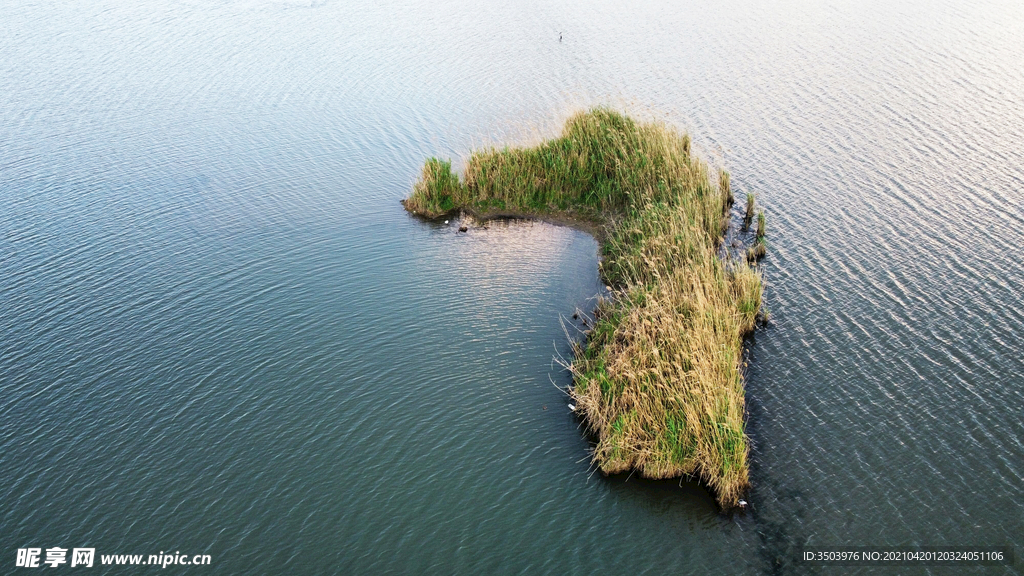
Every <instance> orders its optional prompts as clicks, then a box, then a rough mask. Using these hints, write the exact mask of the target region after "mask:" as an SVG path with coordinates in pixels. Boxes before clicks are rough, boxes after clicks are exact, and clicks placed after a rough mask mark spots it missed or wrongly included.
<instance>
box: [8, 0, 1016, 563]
mask: <svg viewBox="0 0 1024 576" xmlns="http://www.w3.org/2000/svg"><path fill="white" fill-rule="evenodd" d="M965 4H967V3H962V2H952V1H949V2H934V1H920V2H908V1H893V0H890V1H886V2H852V1H851V2H840V1H835V2H820V3H814V4H813V5H811V3H805V2H752V1H749V0H748V1H743V2H730V1H726V2H718V3H714V5H713V6H708V5H706V4H705V3H690V2H662V3H643V4H642V5H638V6H627V5H624V4H622V3H619V2H605V1H603V0H601V1H597V2H593V1H588V2H576V1H570V2H568V3H564V4H559V5H552V4H551V3H547V2H529V1H527V2H518V3H480V2H462V1H449V0H439V1H437V2H409V1H407V2H395V3H387V4H381V3H345V2H334V1H331V0H327V1H312V2H309V1H306V2H298V1H295V2H292V1H269V0H268V1H264V0H249V1H222V2H198V1H195V2H162V3H158V2H134V3H125V2H109V1H106V0H100V1H89V2H60V3H43V2H4V5H3V10H2V13H3V17H2V18H0V502H2V503H3V505H2V507H0V566H3V569H2V571H3V572H7V571H8V570H11V571H13V570H15V568H14V562H15V552H16V549H17V548H24V547H41V548H44V549H45V548H49V547H54V546H61V547H64V548H72V547H95V548H96V550H97V555H99V554H145V555H148V554H158V553H161V552H168V553H170V552H172V551H180V552H182V553H187V554H190V555H191V554H210V555H211V557H212V567H175V568H169V569H168V570H171V571H172V572H176V573H190V574H196V573H208V574H214V573H216V574H299V573H320V574H331V573H339V574H342V573H344V574H387V573H436V574H453V573H457V574H485V573H494V574H538V573H550V574H567V573H569V574H591V573H597V572H600V573H607V574H626V573H630V574H632V573H645V574H667V573H672V574H685V573H694V574H702V573H708V572H709V571H711V570H714V571H715V572H722V573H736V574H746V573H802V572H805V571H806V570H807V566H803V565H800V564H799V563H797V561H796V555H797V553H798V551H799V549H800V547H801V546H803V545H832V544H834V545H912V544H916V545H1005V544H1009V545H1015V546H1016V547H1017V554H1018V556H1019V555H1020V554H1021V553H1022V552H1024V549H1022V548H1021V545H1024V480H1022V477H1024V418H1022V416H1024V355H1022V350H1024V337H1022V334H1024V306H1022V304H1024V289H1022V286H1024V267H1022V254H1024V251H1022V246H1024V147H1022V143H1024V40H1022V39H1024V4H1021V3H1019V2H1012V1H1006V2H974V3H970V5H965ZM559 34H561V35H562V40H561V41H559ZM594 104H606V105H610V106H613V107H616V108H619V109H622V110H626V111H628V112H630V113H632V114H635V115H637V116H638V117H640V118H645V119H662V120H664V121H666V122H669V123H672V124H675V125H677V126H679V127H681V128H683V129H686V130H689V131H690V132H691V133H692V134H693V137H694V142H695V147H696V149H697V150H698V151H699V152H700V154H701V155H702V156H703V157H704V158H706V159H708V160H709V161H710V162H711V163H712V164H714V165H721V166H725V167H726V168H728V169H729V170H730V171H731V173H732V179H733V183H734V190H736V191H737V193H745V192H754V193H756V194H757V195H758V198H759V200H760V202H761V203H762V204H763V206H764V207H765V210H766V212H767V215H768V228H769V240H770V250H769V255H768V257H767V258H766V259H765V261H764V271H765V276H766V278H767V281H768V289H767V292H766V304H767V307H768V308H769V310H770V311H771V314H772V319H773V322H772V324H771V325H770V326H769V327H768V328H766V329H761V330H759V331H758V332H757V333H756V335H755V336H754V337H753V338H752V339H751V340H750V346H749V357H750V358H749V359H750V367H749V368H748V371H747V402H748V411H749V423H748V433H749V435H750V438H751V441H752V445H753V448H752V472H751V479H752V481H753V486H754V487H753V490H752V492H751V494H750V496H749V500H750V502H751V509H750V511H749V512H748V513H747V514H745V515H731V516H727V515H723V514H721V513H720V512H719V511H718V510H717V508H716V507H715V504H714V501H713V499H712V498H711V497H710V496H709V495H708V494H707V493H706V492H705V491H704V490H703V489H702V488H700V487H699V486H697V485H695V484H692V483H686V482H684V483H680V482H678V481H665V482H652V481H646V480H641V479H638V478H636V477H631V478H627V477H614V478H605V477H602V476H601V475H600V474H599V473H595V472H594V470H593V469H592V468H591V467H590V466H589V462H588V453H587V449H588V444H587V440H586V438H585V437H584V436H583V434H582V433H581V431H580V429H579V423H578V422H577V421H576V420H574V419H573V417H572V416H571V415H570V414H569V412H568V409H567V408H566V397H565V395H564V394H563V392H562V391H561V390H560V387H561V388H564V387H565V386H566V385H567V384H568V383H569V381H570V379H569V377H568V375H567V374H566V372H565V371H564V370H562V369H561V368H560V366H559V365H558V363H557V362H556V361H555V360H556V359H557V358H558V357H559V356H562V357H565V356H566V355H567V354H568V348H569V347H568V344H567V338H566V331H565V330H564V329H563V322H565V321H566V320H567V319H568V318H569V317H570V316H571V315H572V313H573V311H574V310H575V309H576V308H577V307H579V308H582V309H587V308H588V307H590V306H592V305H593V300H592V298H593V297H594V296H595V295H596V294H598V293H600V291H601V290H602V289H603V287H602V285H601V282H600V279H599V277H598V275H597V244H596V242H595V241H594V240H593V239H592V238H591V237H589V236H587V235H586V234H583V233H581V232H577V231H574V230H570V229H567V228H562V227H557V226H553V225H549V224H544V223H529V222H526V223H505V224H500V223H495V224H492V225H491V226H489V227H488V229H487V230H483V229H472V230H471V231H470V233H469V234H467V235H456V234H455V229H454V228H453V227H451V226H445V225H441V224H439V223H425V222H422V221H418V220H416V219H414V218H411V217H410V216H408V215H407V214H406V213H405V212H404V211H403V210H402V208H401V206H400V205H399V200H400V199H401V198H403V197H405V196H406V195H407V194H408V192H409V190H410V187H411V185H412V183H413V182H414V181H415V179H416V177H417V175H418V173H419V169H420V167H421V165H422V162H423V160H424V158H426V157H428V156H431V155H441V156H445V157H452V158H454V159H455V160H456V163H457V164H458V163H459V161H460V158H462V157H464V155H465V154H466V153H467V152H468V151H469V150H471V149H472V148H474V147H479V146H483V145H488V144H493V143H506V142H532V141H536V140H537V139H538V138H541V137H545V136H550V135H552V134H554V133H555V132H556V130H557V129H558V127H559V125H560V124H561V122H562V121H563V120H564V119H565V118H566V117H567V116H568V114H570V113H571V112H572V111H574V110H578V109H580V108H583V107H587V106H591V105H594ZM565 329H568V331H569V333H570V334H571V333H572V327H571V324H570V323H565ZM44 554H45V553H44ZM96 562H97V564H98V563H99V558H98V556H97V561H96ZM1017 562H1018V563H1017V565H1016V566H1013V567H1004V568H996V569H987V570H985V571H984V573H986V574H987V573H1003V572H1011V573H1012V572H1015V571H1017V572H1019V571H1020V570H1021V563H1020V562H1021V561H1020V560H1018V561H1017ZM63 568H65V569H70V567H69V566H64V567H63ZM94 570H97V569H96V568H94ZM138 570H144V569H143V568H135V569H129V568H123V569H121V570H120V571H118V570H116V569H115V570H112V571H113V572H115V573H128V572H136V571H138ZM150 570H152V568H150ZM933 570H934V571H936V572H937V573H949V572H948V571H942V569H937V568H936V569H933ZM924 571H926V569H922V572H924ZM102 572H103V569H98V570H97V573H102Z"/></svg>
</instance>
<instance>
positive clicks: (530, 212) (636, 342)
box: [405, 108, 762, 508]
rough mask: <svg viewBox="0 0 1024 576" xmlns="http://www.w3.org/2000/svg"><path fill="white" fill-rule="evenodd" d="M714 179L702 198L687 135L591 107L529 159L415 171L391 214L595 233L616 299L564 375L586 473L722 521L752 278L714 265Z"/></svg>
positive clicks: (730, 483)
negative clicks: (686, 493) (557, 224)
mask: <svg viewBox="0 0 1024 576" xmlns="http://www.w3.org/2000/svg"><path fill="white" fill-rule="evenodd" d="M718 176H719V177H718V186H717V189H716V187H715V186H713V185H712V183H711V180H710V178H709V174H708V168H707V166H706V165H705V164H704V163H703V162H701V161H700V160H698V159H696V158H693V157H692V156H691V153H690V139H689V137H688V136H686V135H681V134H679V133H678V132H676V131H675V130H673V129H671V128H669V127H667V126H665V125H663V124H653V123H652V124H642V123H638V122H635V121H634V120H632V119H630V118H628V117H626V116H623V115H621V114H618V113H616V112H613V111H611V110H607V109H601V108H598V109H594V110H590V111H587V112H582V113H579V114H576V115H574V116H572V117H571V118H569V120H568V121H567V122H566V124H565V127H564V128H563V130H562V133H561V135H560V136H559V137H557V138H554V139H552V140H549V141H546V142H544V143H542V144H540V145H538V146H534V147H529V148H513V147H506V148H502V149H487V150H482V151H477V152H474V153H473V154H472V155H471V156H470V158H469V160H468V161H467V163H466V169H465V174H464V176H463V178H461V179H459V178H458V176H457V175H455V174H454V173H452V172H451V165H450V163H448V162H443V161H441V160H438V159H433V158H432V159H430V160H428V161H427V163H426V165H425V166H424V169H423V173H422V175H421V178H420V181H419V182H417V184H416V186H415V187H414V189H413V193H412V195H411V196H410V197H409V198H408V199H407V200H406V202H405V206H406V208H407V209H409V210H411V211H416V212H417V213H420V214H422V215H424V216H427V217H439V216H441V215H442V214H445V213H447V212H450V211H452V210H455V209H463V210H466V211H467V212H470V213H475V214H477V215H481V216H483V217H486V216H487V215H488V214H495V213H500V214H503V215H507V214H509V213H514V214H518V215H525V216H541V217H546V216H558V215H566V214H570V215H572V216H573V217H574V218H578V219H583V220H586V221H588V222H591V223H593V224H595V225H599V226H601V231H600V234H599V238H600V239H601V240H602V252H603V256H604V261H603V263H602V267H601V268H602V274H603V276H604V278H605V280H606V282H607V283H609V284H611V285H614V286H616V288H617V293H618V294H619V296H618V297H617V298H616V299H614V300H604V301H602V302H601V303H600V304H599V305H598V308H597V310H596V311H595V314H594V322H593V326H592V328H591V329H590V330H589V333H588V338H587V340H586V342H585V343H582V344H577V345H576V349H575V351H574V352H575V355H574V360H573V362H572V364H571V365H570V367H569V368H570V370H571V371H572V373H573V379H574V383H573V388H572V390H571V395H572V397H573V399H574V402H575V403H576V405H577V406H578V408H577V410H578V411H580V412H581V414H582V416H583V418H584V420H585V422H586V424H587V427H588V428H589V429H590V430H591V431H592V432H593V433H594V435H595V437H596V446H595V448H594V455H593V456H594V463H595V464H596V465H597V466H598V467H599V468H600V469H601V470H602V471H603V472H605V473H608V474H612V473H618V472H624V471H627V470H635V471H638V472H639V473H640V474H641V475H643V476H645V477H649V478H671V477H678V476H682V475H695V476H699V477H700V478H702V479H703V481H704V482H705V483H706V484H707V485H708V486H709V487H710V488H711V489H712V490H713V491H714V492H715V494H716V495H717V498H718V501H719V503H720V504H721V505H722V506H723V507H727V508H729V507H734V506H736V504H737V502H738V500H739V498H740V496H741V495H742V494H743V493H744V491H745V490H746V489H747V487H748V485H749V478H748V468H747V457H748V450H749V448H748V441H747V437H746V435H745V428H744V396H743V379H742V373H741V370H740V358H741V353H742V338H743V336H744V335H745V334H747V333H749V332H750V331H751V330H753V329H754V325H755V321H756V318H757V315H758V311H759V310H760V307H761V293H762V281H761V276H760V274H759V273H758V272H757V271H756V270H755V269H754V268H752V267H751V266H749V265H747V264H746V263H745V262H738V263H735V262H731V261H730V262H724V261H723V260H722V259H721V258H719V257H718V255H717V247H718V245H719V244H720V242H721V240H722V235H723V232H724V229H725V227H724V226H727V225H728V222H729V220H728V210H729V205H730V204H731V203H732V201H733V200H732V191H731V189H730V183H729V175H728V173H727V172H724V171H722V172H720V173H719V175H718ZM748 198H749V197H748ZM748 201H749V199H748Z"/></svg>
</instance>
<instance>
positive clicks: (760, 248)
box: [747, 237, 768, 262]
mask: <svg viewBox="0 0 1024 576" xmlns="http://www.w3.org/2000/svg"><path fill="white" fill-rule="evenodd" d="M767 253H768V244H767V243H766V242H765V240H764V238H763V237H761V238H758V239H757V240H755V241H754V245H753V246H751V247H750V248H747V262H757V261H759V260H760V259H761V258H764V256H765V254H767Z"/></svg>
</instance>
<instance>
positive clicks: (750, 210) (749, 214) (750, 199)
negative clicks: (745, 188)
mask: <svg viewBox="0 0 1024 576" xmlns="http://www.w3.org/2000/svg"><path fill="white" fill-rule="evenodd" d="M754 201H755V197H754V195H753V194H750V193H749V192H748V193H747V211H746V213H745V214H744V215H743V228H744V229H746V228H747V227H749V226H750V223H751V222H752V221H753V220H754Z"/></svg>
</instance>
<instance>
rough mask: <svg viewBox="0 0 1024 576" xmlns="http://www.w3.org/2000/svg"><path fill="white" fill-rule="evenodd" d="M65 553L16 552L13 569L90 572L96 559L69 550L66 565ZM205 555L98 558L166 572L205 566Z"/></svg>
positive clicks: (87, 550)
mask: <svg viewBox="0 0 1024 576" xmlns="http://www.w3.org/2000/svg"><path fill="white" fill-rule="evenodd" d="M68 551H69V550H68V549H67V548H61V547H60V546H55V547H53V548H47V549H46V550H43V549H42V548H18V558H17V561H16V563H15V566H17V567H19V568H39V567H40V565H41V564H49V565H50V567H51V568H56V567H58V566H60V565H62V564H70V566H71V567H72V568H79V567H82V568H92V566H93V563H94V562H95V559H96V549H95V548H73V549H72V550H70V552H71V558H70V563H69V561H68V560H69V559H68ZM210 561H211V560H210V555H209V554H196V555H194V556H189V555H188V554H181V553H179V552H177V551H175V552H174V554H170V553H168V554H164V553H163V551H161V552H160V553H159V554H149V555H148V556H147V555H143V554H101V555H100V564H101V565H108V564H114V565H117V564H124V565H129V566H160V567H161V568H167V567H168V566H193V565H196V566H198V565H209V564H210Z"/></svg>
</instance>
